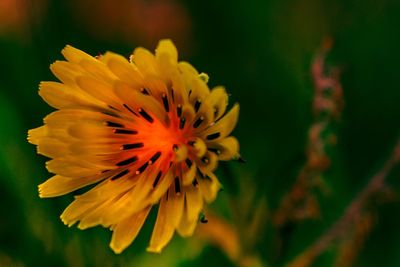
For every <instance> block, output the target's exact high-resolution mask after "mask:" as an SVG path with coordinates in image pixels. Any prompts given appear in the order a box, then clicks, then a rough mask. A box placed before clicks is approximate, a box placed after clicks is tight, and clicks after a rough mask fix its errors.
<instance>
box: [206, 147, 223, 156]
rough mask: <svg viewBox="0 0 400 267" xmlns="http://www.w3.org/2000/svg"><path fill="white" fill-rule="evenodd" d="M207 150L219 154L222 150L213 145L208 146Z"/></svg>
mask: <svg viewBox="0 0 400 267" xmlns="http://www.w3.org/2000/svg"><path fill="white" fill-rule="evenodd" d="M207 150H208V151H210V152H213V153H215V154H217V155H221V150H219V149H218V148H213V147H207Z"/></svg>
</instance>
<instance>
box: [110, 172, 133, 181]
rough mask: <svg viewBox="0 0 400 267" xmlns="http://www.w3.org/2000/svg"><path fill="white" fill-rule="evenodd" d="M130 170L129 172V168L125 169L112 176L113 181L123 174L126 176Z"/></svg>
mask: <svg viewBox="0 0 400 267" xmlns="http://www.w3.org/2000/svg"><path fill="white" fill-rule="evenodd" d="M128 172H129V170H123V171H122V172H120V173H118V174H117V175H115V176H114V177H112V178H111V180H112V181H114V180H117V179H118V178H121V177H122V176H124V175H125V174H127V173H128Z"/></svg>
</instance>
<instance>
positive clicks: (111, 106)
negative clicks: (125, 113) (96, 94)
mask: <svg viewBox="0 0 400 267" xmlns="http://www.w3.org/2000/svg"><path fill="white" fill-rule="evenodd" d="M107 106H108V107H109V108H111V109H113V110H117V111H119V109H117V108H115V107H113V106H111V105H107Z"/></svg>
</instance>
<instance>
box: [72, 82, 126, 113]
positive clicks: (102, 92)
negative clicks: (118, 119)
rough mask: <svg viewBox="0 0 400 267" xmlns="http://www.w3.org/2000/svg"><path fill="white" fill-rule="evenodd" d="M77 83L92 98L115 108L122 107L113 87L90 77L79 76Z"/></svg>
mask: <svg viewBox="0 0 400 267" xmlns="http://www.w3.org/2000/svg"><path fill="white" fill-rule="evenodd" d="M75 81H76V83H77V85H78V86H79V88H81V89H82V90H83V91H85V92H86V93H88V94H89V95H91V96H92V97H94V98H96V99H98V100H100V101H102V102H104V103H106V104H108V105H111V106H113V107H115V108H120V107H121V106H122V105H121V103H120V100H119V99H118V98H117V96H116V95H115V94H114V90H113V87H112V85H110V84H108V83H106V82H104V81H101V80H98V79H96V78H92V77H89V76H78V77H77V78H76V79H75Z"/></svg>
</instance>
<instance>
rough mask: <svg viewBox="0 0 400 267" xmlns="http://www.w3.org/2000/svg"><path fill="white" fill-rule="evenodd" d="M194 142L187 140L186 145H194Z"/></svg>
mask: <svg viewBox="0 0 400 267" xmlns="http://www.w3.org/2000/svg"><path fill="white" fill-rule="evenodd" d="M195 143H196V142H195V141H189V142H188V145H189V146H194V144H195Z"/></svg>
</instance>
